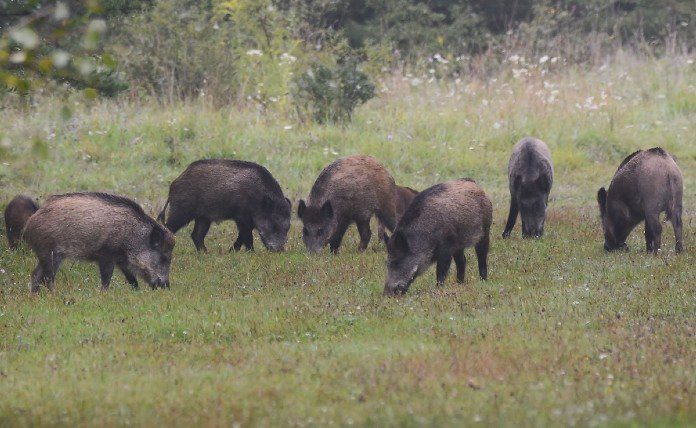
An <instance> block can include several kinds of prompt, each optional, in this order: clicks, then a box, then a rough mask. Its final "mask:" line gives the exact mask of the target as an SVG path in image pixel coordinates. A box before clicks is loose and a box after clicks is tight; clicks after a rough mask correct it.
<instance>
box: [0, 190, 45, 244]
mask: <svg viewBox="0 0 696 428" xmlns="http://www.w3.org/2000/svg"><path fill="white" fill-rule="evenodd" d="M38 209H39V207H38V205H36V202H34V200H32V199H31V198H30V197H28V196H24V195H17V196H15V197H14V198H13V199H12V200H11V201H10V203H9V204H8V205H7V208H5V229H6V230H7V240H8V241H9V242H10V248H11V249H13V250H16V249H17V248H18V247H19V243H20V241H21V239H22V230H24V225H25V224H26V223H27V220H29V217H31V216H32V214H34V213H35V212H36V210H38Z"/></svg>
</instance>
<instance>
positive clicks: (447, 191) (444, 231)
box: [384, 178, 493, 295]
mask: <svg viewBox="0 0 696 428" xmlns="http://www.w3.org/2000/svg"><path fill="white" fill-rule="evenodd" d="M492 221H493V205H492V204H491V201H490V199H488V196H486V193H485V192H484V191H483V189H481V187H479V186H478V185H477V184H476V182H474V181H473V180H471V179H469V178H462V179H459V180H452V181H448V182H445V183H441V184H437V185H435V186H433V187H430V188H428V189H426V190H424V191H422V192H421V193H419V194H418V196H416V197H415V199H413V202H411V204H410V205H409V206H408V208H407V209H406V212H405V213H404V215H403V217H402V218H401V220H400V221H399V223H398V224H397V226H396V230H395V231H394V233H393V235H392V236H391V238H390V239H389V242H388V243H387V278H386V281H385V284H384V294H385V295H395V294H403V293H406V291H407V290H408V288H409V286H410V285H411V283H412V282H413V281H414V280H415V278H416V277H417V276H419V275H421V274H422V273H424V272H425V271H426V270H427V269H428V267H429V266H430V265H431V264H433V263H436V272H435V276H436V279H437V284H438V285H441V284H443V283H444V281H445V278H446V277H447V272H448V271H449V268H450V264H451V262H452V259H454V263H455V265H456V267H457V282H460V283H462V282H464V272H465V269H466V258H465V257H464V249H465V248H468V247H471V246H472V245H473V246H474V247H475V249H476V258H477V259H478V270H479V275H480V276H481V279H483V280H485V279H487V278H488V262H487V259H488V249H489V239H490V229H491V223H492Z"/></svg>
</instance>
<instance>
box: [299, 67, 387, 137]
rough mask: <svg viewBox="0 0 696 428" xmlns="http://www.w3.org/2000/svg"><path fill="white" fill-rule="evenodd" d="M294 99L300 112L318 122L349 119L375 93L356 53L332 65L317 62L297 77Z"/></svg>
mask: <svg viewBox="0 0 696 428" xmlns="http://www.w3.org/2000/svg"><path fill="white" fill-rule="evenodd" d="M292 95H293V100H294V104H295V107H296V109H297V111H298V113H299V114H300V115H301V116H308V115H309V116H311V118H313V119H314V120H316V121H317V122H319V123H324V122H341V121H347V120H350V119H351V117H352V114H353V110H354V109H355V107H357V106H358V105H360V104H362V103H364V102H366V101H368V100H370V99H372V98H373V97H374V96H375V87H374V85H373V84H372V83H371V82H370V80H369V78H368V76H367V75H366V74H365V73H363V72H362V71H361V70H360V69H359V61H358V60H357V59H356V58H355V57H354V56H348V57H345V58H342V59H341V60H339V61H338V62H336V63H335V64H334V65H332V66H327V65H324V64H322V63H318V62H315V63H313V64H310V66H309V67H308V68H307V70H306V71H305V72H303V73H301V74H300V75H299V76H297V78H296V79H295V80H294V86H293V92H292Z"/></svg>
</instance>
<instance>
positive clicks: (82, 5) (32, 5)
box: [0, 0, 126, 96]
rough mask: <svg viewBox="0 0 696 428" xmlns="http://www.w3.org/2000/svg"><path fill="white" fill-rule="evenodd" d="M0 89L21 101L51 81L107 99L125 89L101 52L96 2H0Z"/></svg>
mask: <svg viewBox="0 0 696 428" xmlns="http://www.w3.org/2000/svg"><path fill="white" fill-rule="evenodd" d="M0 6H2V8H1V9H0V31H1V33H0V89H4V90H5V91H9V92H14V93H17V94H20V95H23V96H26V95H28V94H30V93H31V92H32V91H33V90H36V89H39V88H41V87H44V86H46V85H48V84H50V83H51V82H58V83H61V84H64V85H67V86H69V87H73V88H78V89H84V90H85V94H86V95H88V96H96V95H97V94H102V95H107V96H112V95H115V94H116V93H118V92H120V91H121V90H123V89H125V88H126V85H125V84H124V83H122V82H121V81H120V80H119V79H118V78H117V76H116V72H115V66H116V64H115V61H114V59H113V57H112V56H111V55H109V54H108V53H105V52H103V51H102V49H101V39H102V36H103V34H104V32H105V31H106V21H105V20H104V19H103V18H101V17H100V13H102V11H103V9H102V7H101V5H100V4H99V2H97V1H86V2H83V1H71V2H67V1H65V2H60V1H59V2H42V1H39V0H18V1H8V0H0Z"/></svg>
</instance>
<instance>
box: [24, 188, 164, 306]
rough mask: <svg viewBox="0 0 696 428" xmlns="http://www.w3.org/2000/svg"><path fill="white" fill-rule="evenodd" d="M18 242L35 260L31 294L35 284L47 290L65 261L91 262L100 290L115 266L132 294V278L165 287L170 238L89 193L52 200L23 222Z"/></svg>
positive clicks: (123, 201)
mask: <svg viewBox="0 0 696 428" xmlns="http://www.w3.org/2000/svg"><path fill="white" fill-rule="evenodd" d="M24 239H25V240H26V242H27V243H28V244H29V246H30V247H31V249H32V250H34V253H35V254H36V257H37V259H38V264H37V266H36V268H35V269H34V272H33V273H32V276H31V291H32V292H33V293H38V291H39V286H40V284H44V285H45V286H47V287H48V288H49V289H51V288H52V287H53V282H54V279H55V276H56V272H57V271H58V268H59V267H60V264H61V262H62V261H63V260H65V259H76V260H88V261H94V262H97V264H98V265H99V275H100V277H101V286H102V289H104V290H106V289H108V288H109V283H110V282H111V276H112V275H113V272H114V267H115V266H118V268H119V269H120V270H121V271H122V272H123V275H124V276H125V277H126V280H127V281H128V282H129V283H130V284H131V285H132V286H133V288H137V287H138V281H137V278H136V276H141V277H142V278H144V279H145V281H147V282H148V284H150V286H151V287H152V288H153V289H154V288H156V287H164V288H168V287H169V267H170V264H171V261H172V251H173V249H174V235H173V234H172V233H171V232H170V231H169V230H167V229H166V228H165V227H164V226H163V225H161V224H159V223H158V222H157V221H155V219H153V218H152V217H150V216H148V215H147V214H145V212H144V211H143V209H142V208H141V207H140V206H139V205H138V204H137V203H135V202H134V201H132V200H130V199H128V198H124V197H121V196H116V195H111V194H108V193H91V192H90V193H68V194H65V195H57V196H53V197H51V198H49V199H48V201H47V202H46V204H45V205H44V206H43V207H41V208H39V210H38V211H36V213H34V215H32V216H31V217H30V218H29V221H27V224H26V226H25V228H24Z"/></svg>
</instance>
